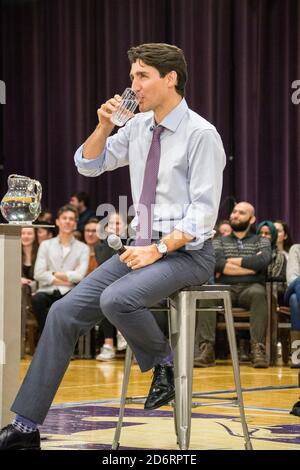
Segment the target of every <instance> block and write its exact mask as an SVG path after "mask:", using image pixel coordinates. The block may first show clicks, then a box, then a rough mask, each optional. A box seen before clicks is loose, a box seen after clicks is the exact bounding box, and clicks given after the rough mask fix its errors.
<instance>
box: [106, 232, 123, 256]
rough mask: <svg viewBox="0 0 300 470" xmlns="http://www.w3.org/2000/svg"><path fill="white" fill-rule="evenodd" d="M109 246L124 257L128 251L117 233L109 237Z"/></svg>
mask: <svg viewBox="0 0 300 470" xmlns="http://www.w3.org/2000/svg"><path fill="white" fill-rule="evenodd" d="M107 244H108V246H109V247H110V248H112V249H113V250H115V251H117V252H118V253H119V255H122V254H123V253H125V251H126V248H124V246H123V243H122V240H121V238H120V237H118V235H116V234H115V233H111V234H110V235H108V237H107Z"/></svg>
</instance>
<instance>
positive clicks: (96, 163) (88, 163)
mask: <svg viewBox="0 0 300 470" xmlns="http://www.w3.org/2000/svg"><path fill="white" fill-rule="evenodd" d="M83 145H84V144H82V145H81V146H80V147H79V148H78V149H77V150H76V152H75V155H74V160H75V165H76V166H77V167H78V168H83V169H85V170H99V169H100V168H101V167H102V163H103V158H104V154H105V150H106V148H105V149H104V150H103V152H102V153H100V155H99V156H98V157H97V158H95V159H93V160H88V159H87V158H84V157H83V154H82V150H83Z"/></svg>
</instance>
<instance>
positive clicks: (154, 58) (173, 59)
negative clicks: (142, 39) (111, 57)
mask: <svg viewBox="0 0 300 470" xmlns="http://www.w3.org/2000/svg"><path fill="white" fill-rule="evenodd" d="M127 54H128V59H129V62H130V64H131V65H132V64H133V63H134V62H136V61H137V60H142V61H143V62H144V63H145V64H146V65H151V66H152V67H155V68H156V69H157V70H158V71H159V73H160V76H161V77H165V76H166V75H167V73H169V72H171V71H172V70H174V71H175V72H176V73H177V85H176V91H177V93H178V94H179V95H181V96H184V88H185V84H186V81H187V77H188V73H187V65H186V60H185V57H184V54H183V51H182V50H181V49H179V47H176V46H172V45H170V44H164V43H150V44H141V45H140V46H137V47H131V48H130V49H129V50H128V52H127Z"/></svg>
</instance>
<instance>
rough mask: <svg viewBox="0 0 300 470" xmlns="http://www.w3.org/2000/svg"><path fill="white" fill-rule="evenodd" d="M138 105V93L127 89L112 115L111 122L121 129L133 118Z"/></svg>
mask: <svg viewBox="0 0 300 470" xmlns="http://www.w3.org/2000/svg"><path fill="white" fill-rule="evenodd" d="M138 104H139V98H138V97H137V95H136V93H135V92H134V91H133V90H132V89H131V88H126V89H125V90H124V92H123V94H122V96H121V101H120V104H119V106H118V107H117V109H116V110H115V111H114V112H113V113H112V115H111V118H110V120H111V122H112V123H113V124H115V125H116V126H119V127H121V126H124V124H125V123H126V122H127V121H128V120H129V119H130V118H132V117H133V115H134V111H135V110H136V108H137V105H138Z"/></svg>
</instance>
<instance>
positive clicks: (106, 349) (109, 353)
mask: <svg viewBox="0 0 300 470" xmlns="http://www.w3.org/2000/svg"><path fill="white" fill-rule="evenodd" d="M115 356H116V353H115V351H114V348H113V347H112V346H110V345H109V344H103V346H102V348H101V351H100V354H98V356H96V360H97V361H110V360H111V359H114V358H115Z"/></svg>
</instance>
